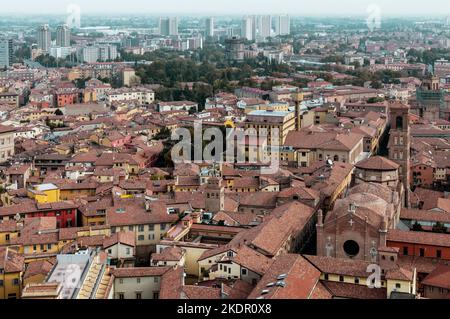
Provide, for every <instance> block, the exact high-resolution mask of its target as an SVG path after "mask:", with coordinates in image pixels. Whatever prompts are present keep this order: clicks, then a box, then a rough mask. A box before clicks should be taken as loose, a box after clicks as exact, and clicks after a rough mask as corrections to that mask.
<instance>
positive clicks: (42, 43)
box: [37, 24, 52, 53]
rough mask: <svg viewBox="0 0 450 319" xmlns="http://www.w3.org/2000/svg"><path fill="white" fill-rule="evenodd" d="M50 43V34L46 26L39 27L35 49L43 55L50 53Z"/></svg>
mask: <svg viewBox="0 0 450 319" xmlns="http://www.w3.org/2000/svg"><path fill="white" fill-rule="evenodd" d="M51 43H52V34H51V31H50V27H49V25H48V24H44V25H42V26H40V27H39V28H38V30H37V47H38V49H39V50H42V51H43V52H44V53H47V52H49V51H50V45H51Z"/></svg>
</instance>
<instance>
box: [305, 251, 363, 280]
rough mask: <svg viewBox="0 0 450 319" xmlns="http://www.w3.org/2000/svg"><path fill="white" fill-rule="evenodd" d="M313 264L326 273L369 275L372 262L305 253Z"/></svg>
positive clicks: (356, 275) (306, 257)
mask: <svg viewBox="0 0 450 319" xmlns="http://www.w3.org/2000/svg"><path fill="white" fill-rule="evenodd" d="M303 257H305V259H307V260H308V261H309V262H310V263H311V264H313V265H314V266H315V267H316V268H317V269H319V270H320V271H321V272H322V273H324V274H336V275H347V276H355V277H367V266H369V265H370V264H371V263H370V262H366V261H363V260H352V259H346V258H333V257H325V256H311V255H304V256H303Z"/></svg>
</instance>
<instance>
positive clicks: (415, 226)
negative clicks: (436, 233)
mask: <svg viewBox="0 0 450 319" xmlns="http://www.w3.org/2000/svg"><path fill="white" fill-rule="evenodd" d="M412 230H413V231H423V228H422V225H420V224H419V223H418V222H415V223H414V225H413V227H412Z"/></svg>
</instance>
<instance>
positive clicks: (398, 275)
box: [385, 267, 414, 281]
mask: <svg viewBox="0 0 450 319" xmlns="http://www.w3.org/2000/svg"><path fill="white" fill-rule="evenodd" d="M385 278H386V279H394V280H405V281H412V280H413V279H414V272H413V271H412V270H411V269H406V268H404V267H398V268H393V269H388V270H387V271H386V274H385Z"/></svg>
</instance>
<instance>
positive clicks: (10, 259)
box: [0, 247, 25, 273]
mask: <svg viewBox="0 0 450 319" xmlns="http://www.w3.org/2000/svg"><path fill="white" fill-rule="evenodd" d="M24 260H25V258H24V257H23V255H21V254H19V253H18V252H17V251H15V250H14V249H11V248H8V247H0V270H2V272H5V273H12V272H22V271H23V270H24V266H25V263H24Z"/></svg>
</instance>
